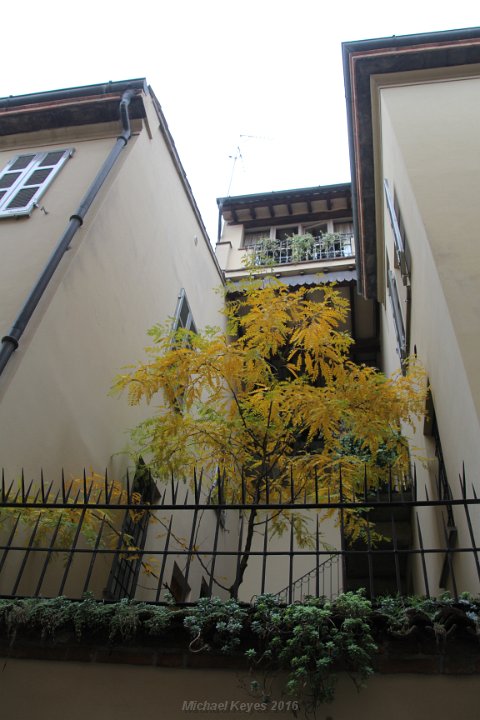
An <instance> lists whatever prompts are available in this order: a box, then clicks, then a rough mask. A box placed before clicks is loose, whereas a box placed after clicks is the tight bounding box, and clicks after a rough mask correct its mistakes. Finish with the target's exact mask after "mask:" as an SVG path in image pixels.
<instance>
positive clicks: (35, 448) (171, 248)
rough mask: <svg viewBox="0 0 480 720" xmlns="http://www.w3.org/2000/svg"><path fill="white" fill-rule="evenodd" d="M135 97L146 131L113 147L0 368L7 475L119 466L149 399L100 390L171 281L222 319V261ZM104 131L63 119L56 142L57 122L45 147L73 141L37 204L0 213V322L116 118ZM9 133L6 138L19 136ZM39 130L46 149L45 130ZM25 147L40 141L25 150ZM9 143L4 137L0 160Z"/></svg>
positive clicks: (35, 268)
mask: <svg viewBox="0 0 480 720" xmlns="http://www.w3.org/2000/svg"><path fill="white" fill-rule="evenodd" d="M145 102H146V106H147V112H148V122H149V126H150V128H151V131H152V135H153V137H152V138H150V137H149V135H148V133H147V131H146V129H145V128H143V129H141V130H140V132H139V134H136V135H135V136H134V137H133V138H132V139H131V141H130V142H129V144H128V145H127V147H126V149H125V150H124V151H123V153H122V154H121V156H120V159H119V161H118V163H117V165H116V166H115V168H114V170H113V171H112V173H111V175H110V176H109V178H108V179H107V181H106V183H105V185H104V186H103V188H102V190H101V191H100V193H99V195H98V197H97V199H96V201H95V203H94V205H93V206H92V208H91V209H90V211H89V213H88V215H87V217H86V219H85V222H84V225H83V227H82V228H81V229H80V230H79V231H78V233H77V235H76V236H75V238H74V240H73V242H72V247H71V249H70V250H69V251H68V252H67V254H66V256H65V257H64V259H63V260H62V262H61V265H60V267H59V268H58V270H57V272H56V274H55V277H54V279H53V282H52V283H51V285H50V287H49V289H48V290H47V292H46V294H45V296H44V297H43V299H42V301H41V303H40V305H39V307H38V308H37V310H36V312H35V314H34V316H33V318H32V320H31V322H30V324H29V326H28V329H27V330H26V332H25V334H24V336H23V338H22V340H21V345H20V348H19V349H18V350H17V351H16V352H15V354H14V356H13V358H12V360H11V361H10V363H9V365H8V366H7V369H6V371H5V372H4V375H3V376H2V378H1V379H0V427H1V434H0V465H3V466H4V467H5V468H6V472H7V476H8V477H13V476H15V475H16V474H17V473H18V471H19V468H20V467H21V466H23V467H25V469H26V473H27V475H28V476H30V475H32V476H33V475H34V474H35V475H38V474H39V471H40V467H43V469H44V471H45V475H46V477H48V478H49V479H53V478H54V477H59V473H60V469H61V467H62V466H63V467H64V468H65V471H66V475H67V477H69V476H70V475H71V474H78V473H79V472H80V471H81V469H82V468H83V467H84V466H86V467H87V468H88V467H89V466H93V467H94V468H95V469H103V468H104V467H106V466H108V467H109V469H110V470H111V471H112V472H113V473H114V474H115V475H117V476H118V475H120V474H122V472H123V467H124V465H125V460H124V459H123V458H120V457H119V456H115V453H118V452H119V451H121V450H122V449H123V448H124V446H125V444H126V443H127V440H128V435H127V430H128V429H129V428H131V427H132V426H134V425H135V424H136V422H137V421H138V420H139V419H140V418H141V417H144V416H145V414H146V412H147V410H146V409H145V408H140V409H132V408H129V407H128V404H127V401H126V398H120V399H118V398H111V397H108V392H109V388H110V386H111V384H112V379H113V378H114V376H115V374H116V373H117V372H119V371H120V370H121V368H122V366H124V365H126V364H128V363H135V362H137V361H138V360H139V359H141V358H142V356H143V352H142V349H143V347H144V346H145V345H146V344H148V338H147V337H146V330H147V329H148V328H149V327H150V326H151V325H153V324H154V323H155V322H159V321H164V320H166V319H167V318H168V317H169V316H172V315H173V313H174V312H175V307H176V304H177V297H178V293H179V291H180V289H181V288H182V287H183V288H185V290H186V293H187V297H188V301H189V303H190V306H191V309H192V312H193V315H194V319H195V322H196V324H197V327H199V328H202V327H204V326H205V325H207V324H209V325H212V324H219V323H220V322H221V316H220V315H219V314H218V310H219V309H220V307H221V305H222V297H221V295H219V294H216V293H215V292H214V288H217V287H218V286H219V285H221V276H220V273H219V270H218V268H217V266H216V264H215V263H214V260H213V257H212V255H211V252H210V249H209V247H208V241H207V240H206V238H205V237H204V235H203V232H202V228H201V227H200V225H199V222H198V220H197V218H196V216H195V214H194V212H193V210H192V207H191V205H190V203H189V200H188V198H187V195H186V193H185V190H184V188H183V186H182V184H181V181H180V178H179V175H178V173H177V170H176V169H175V167H174V164H173V162H172V158H171V156H170V154H169V151H168V148H167V146H166V144H165V141H164V139H163V137H162V135H161V133H160V130H159V122H158V118H157V116H156V114H155V112H154V110H153V107H152V105H151V103H150V100H149V98H146V99H145ZM136 129H137V130H138V126H136ZM109 131H110V134H111V136H110V137H108V138H105V137H104V138H100V139H99V138H98V132H99V130H98V127H95V128H93V131H92V132H93V137H86V136H85V135H86V131H85V129H84V128H82V129H79V131H78V136H79V137H80V140H79V141H74V138H73V137H72V135H74V133H73V132H72V130H71V129H70V130H69V131H68V132H67V131H66V133H65V134H66V138H65V142H63V139H62V138H61V137H59V135H61V132H60V131H58V130H57V131H55V143H56V145H55V146H56V147H65V146H68V147H70V146H74V147H75V149H76V152H75V155H74V157H73V158H72V159H71V160H69V161H68V162H67V164H66V166H65V167H64V168H63V170H62V171H61V172H60V173H59V175H58V176H57V178H56V179H55V180H54V182H53V184H52V185H51V186H50V187H49V189H48V190H47V192H46V193H45V195H44V197H43V198H42V203H41V204H43V205H44V206H45V208H46V209H47V210H48V215H45V214H44V213H43V212H41V211H40V210H39V209H36V210H35V211H34V212H33V214H32V216H31V218H29V219H22V220H18V221H16V220H1V221H0V242H1V243H2V248H6V250H5V252H6V254H5V255H3V249H2V258H3V257H5V258H6V261H5V262H3V261H2V270H1V273H2V278H1V279H2V283H1V284H0V287H1V292H2V297H1V302H0V306H1V307H2V308H3V309H2V315H1V319H2V333H4V332H7V331H8V329H9V323H10V322H11V320H12V319H13V317H14V316H15V315H16V313H17V312H18V309H19V307H20V305H21V303H22V301H23V298H24V296H25V294H26V292H27V290H28V289H29V288H30V286H31V284H32V282H33V280H34V278H35V277H36V276H37V274H38V272H39V270H40V269H41V268H42V267H43V265H44V263H45V261H46V260H47V258H48V255H49V254H50V252H51V249H52V247H53V246H54V245H55V244H56V242H57V240H58V238H59V236H60V234H61V232H62V231H63V229H64V227H66V225H67V223H68V220H69V217H70V215H71V214H72V213H73V212H74V211H75V210H76V208H77V206H78V204H79V202H80V200H81V199H82V197H83V194H84V192H85V189H86V188H87V187H88V185H89V183H90V182H91V181H92V180H93V178H94V177H95V174H96V172H97V170H98V169H99V167H100V166H101V164H102V163H103V161H104V159H105V158H106V156H107V154H108V152H109V150H110V148H111V147H112V146H113V145H114V143H115V137H116V135H117V134H118V128H109ZM12 140H13V141H14V144H16V148H17V147H18V145H19V143H20V142H21V140H22V138H20V139H18V138H17V139H15V138H13V139H12ZM29 140H31V138H29ZM41 140H42V142H43V143H46V145H45V147H50V144H49V138H48V137H45V134H44V133H43V134H42V135H41ZM15 141H16V142H15ZM4 144H5V143H4ZM31 147H34V148H35V149H43V147H44V146H43V145H38V144H34V143H33V141H32V145H29V146H28V147H24V148H23V150H24V151H28V150H29V149H30V148H31ZM16 148H15V149H16ZM12 154H14V151H13V150H11V151H7V150H6V149H4V148H2V152H1V153H0V160H1V161H2V162H3V161H6V160H7V159H8V157H11V155H12ZM7 260H8V262H7ZM4 276H5V277H4ZM4 295H5V297H4ZM148 412H149V411H148Z"/></svg>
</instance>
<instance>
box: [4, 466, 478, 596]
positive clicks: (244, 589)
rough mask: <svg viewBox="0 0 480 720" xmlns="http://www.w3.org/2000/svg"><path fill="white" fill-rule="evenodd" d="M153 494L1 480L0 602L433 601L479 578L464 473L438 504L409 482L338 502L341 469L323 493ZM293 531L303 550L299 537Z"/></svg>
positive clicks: (209, 490) (218, 488)
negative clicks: (361, 593) (270, 597)
mask: <svg viewBox="0 0 480 720" xmlns="http://www.w3.org/2000/svg"><path fill="white" fill-rule="evenodd" d="M154 487H155V486H154V483H153V481H152V480H151V478H148V483H147V485H144V486H143V487H139V485H138V478H137V477H136V478H135V480H134V481H130V478H128V477H127V480H126V482H125V484H124V485H123V486H120V485H119V484H118V483H115V482H112V481H111V480H109V478H108V476H107V475H106V476H105V477H102V478H99V477H98V476H96V477H92V476H90V477H89V476H87V475H86V474H84V476H83V478H81V479H80V480H76V481H69V482H66V481H65V478H64V477H63V476H62V477H61V478H60V479H59V481H58V482H57V483H55V482H51V483H47V482H46V481H45V479H44V478H43V476H42V475H41V476H40V480H39V481H38V482H34V481H31V482H30V481H29V482H26V480H25V478H24V477H23V476H22V478H21V479H20V481H19V482H18V483H16V482H10V483H7V482H6V481H5V476H4V474H2V484H1V491H0V595H1V596H3V597H19V596H36V597H37V596H42V597H54V596H57V595H67V596H69V597H74V598H79V597H81V596H82V595H83V594H84V593H85V592H92V593H93V594H94V596H95V597H96V598H98V599H102V598H103V599H119V598H121V597H130V598H134V599H137V600H142V601H145V602H166V601H168V599H169V595H173V596H174V598H175V600H176V601H177V602H188V601H191V600H194V599H196V598H198V597H199V596H205V595H207V596H208V595H212V594H214V595H220V596H229V595H234V596H236V597H239V598H240V599H244V600H249V599H250V598H251V597H252V596H253V595H258V594H261V593H264V592H270V593H272V594H274V595H276V596H277V597H278V599H279V600H281V601H282V602H294V601H297V600H302V599H304V598H305V597H306V596H307V595H314V596H316V595H325V596H328V597H334V596H335V595H337V594H338V593H339V592H341V591H342V590H348V589H356V588H358V587H365V588H366V589H367V592H368V594H369V595H370V596H372V597H373V596H375V595H379V594H383V593H384V592H393V593H397V592H398V593H400V594H408V593H410V592H413V591H415V592H417V593H420V594H425V595H427V596H429V595H430V592H431V591H432V589H434V588H437V587H438V583H439V578H440V577H441V578H442V581H443V582H444V583H445V585H448V587H449V588H450V589H451V591H452V592H453V593H454V594H455V595H457V594H458V592H459V590H463V589H465V588H464V587H463V586H461V587H459V582H458V580H457V578H460V580H461V582H462V583H463V582H464V580H463V579H464V578H465V577H467V576H468V577H471V578H474V581H473V582H477V583H480V563H479V553H480V548H479V547H478V540H477V538H476V536H478V533H479V528H478V505H479V504H480V500H479V499H478V497H477V495H476V492H475V489H474V488H473V486H472V489H471V491H467V483H466V479H465V476H464V475H463V476H462V477H461V478H460V482H459V487H458V493H457V495H455V493H454V492H453V491H450V493H448V494H442V496H438V494H437V495H436V496H435V497H429V493H428V491H427V488H424V489H422V492H421V493H419V492H418V488H417V483H416V481H415V476H414V477H413V478H412V479H410V478H402V479H400V480H396V481H394V480H393V479H392V477H391V476H390V477H388V478H387V479H386V481H385V482H384V483H383V484H382V485H381V486H380V487H378V486H376V487H373V486H371V485H370V484H369V482H367V479H365V481H364V484H363V487H362V488H361V489H360V488H358V489H357V491H356V493H355V496H350V497H347V496H346V493H345V490H344V488H343V486H342V478H341V474H339V477H338V478H337V482H336V483H331V485H330V487H327V488H325V487H323V484H322V483H321V482H320V481H319V480H318V478H313V479H312V482H311V483H310V485H309V488H308V492H307V489H306V488H305V486H301V487H299V485H298V483H296V481H295V479H294V477H293V475H292V477H291V479H290V482H289V484H288V485H287V486H282V487H281V488H277V486H276V484H275V482H274V481H271V482H270V481H268V480H267V481H266V483H265V486H264V487H263V489H262V498H261V502H256V503H255V502H254V500H253V498H252V497H250V495H249V492H248V488H247V485H246V483H245V481H244V479H242V478H241V479H239V482H238V493H237V497H236V498H235V499H234V501H233V502H227V501H226V480H225V478H224V477H222V476H221V475H220V474H219V475H218V477H217V479H216V481H215V483H213V484H212V483H209V482H207V481H206V480H205V478H203V477H202V476H201V475H199V476H197V475H195V476H194V478H193V481H192V484H191V487H190V486H188V485H185V484H183V483H181V482H175V481H171V482H169V483H168V485H167V486H161V487H160V490H159V492H158V493H157V492H153V491H152V488H154ZM146 488H147V490H148V492H147V491H146ZM419 495H421V497H419ZM453 507H456V508H457V511H456V516H455V517H456V522H457V527H458V533H457V534H456V536H455V538H456V544H455V545H454V544H453V543H452V536H451V533H449V525H448V523H449V518H451V516H452V508H453ZM358 513H360V515H359V517H360V518H362V520H361V522H360V532H359V533H357V534H353V535H352V534H351V533H349V529H348V528H349V519H351V517H352V516H353V514H357V515H358ZM300 518H301V520H300ZM302 523H303V526H302ZM476 523H477V525H476ZM357 525H358V523H357ZM301 526H302V527H303V533H304V535H306V536H307V537H308V538H309V540H310V545H309V546H302V545H301V543H300V542H299V538H298V534H299V533H298V530H299V528H300V527H301ZM447 526H448V529H447ZM432 528H433V530H432ZM280 529H283V534H281V535H279V530H280ZM479 587H480V585H479Z"/></svg>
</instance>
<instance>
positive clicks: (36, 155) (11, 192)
mask: <svg viewBox="0 0 480 720" xmlns="http://www.w3.org/2000/svg"><path fill="white" fill-rule="evenodd" d="M74 152H75V150H74V148H66V149H61V150H57V149H51V150H44V151H42V152H31V153H19V154H17V155H15V156H14V157H12V158H11V159H10V160H9V161H8V163H7V164H6V165H5V167H4V168H3V169H2V170H1V171H0V194H1V193H2V192H3V191H5V193H4V194H3V195H1V197H0V219H1V218H15V217H25V216H27V217H28V216H30V215H31V214H32V212H33V209H34V208H35V207H37V206H38V201H39V200H40V198H41V197H42V195H43V194H44V192H45V191H46V190H47V188H48V187H49V186H50V184H51V183H52V182H53V180H54V179H55V177H56V176H57V175H58V173H59V172H60V170H61V169H62V168H63V166H64V165H65V163H66V162H67V160H68V159H69V158H71V157H72V155H73V154H74ZM53 153H55V154H56V155H57V154H59V153H61V155H60V157H59V158H58V160H57V161H56V162H55V163H54V164H51V165H44V166H42V163H43V162H44V161H45V160H46V159H47V158H48V156H49V155H51V154H53ZM29 157H30V158H31V159H30V161H29V162H28V164H27V165H25V167H24V168H18V169H17V170H15V169H14V167H15V165H16V164H17V163H18V161H19V160H21V159H22V158H29ZM47 168H51V169H50V172H49V173H48V174H47V176H46V177H45V179H44V180H43V181H41V182H39V183H38V185H37V183H34V184H29V180H31V179H32V177H33V176H34V174H35V173H36V172H37V171H41V170H44V169H45V170H46V169H47ZM16 172H18V177H16V178H15V179H14V180H13V182H12V184H11V185H10V186H5V187H2V186H1V185H2V179H3V178H5V177H7V176H8V175H10V174H14V173H16ZM34 187H37V189H36V190H35V192H34V193H33V195H32V196H31V197H30V198H28V200H27V202H25V203H24V204H23V205H20V206H18V207H9V205H10V204H11V203H12V202H13V201H14V200H15V198H17V197H18V195H19V193H20V192H21V191H22V190H25V189H28V188H34Z"/></svg>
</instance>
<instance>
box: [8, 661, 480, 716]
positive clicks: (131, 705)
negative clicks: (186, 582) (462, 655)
mask: <svg viewBox="0 0 480 720" xmlns="http://www.w3.org/2000/svg"><path fill="white" fill-rule="evenodd" d="M251 679H252V678H251V676H249V675H248V673H246V672H245V673H241V672H234V671H228V670H186V669H171V668H153V667H138V666H118V665H109V664H108V663H105V664H104V663H102V664H99V663H95V664H87V663H85V664H82V663H75V662H70V663H61V662H47V661H41V662H38V661H30V660H11V659H7V660H6V661H5V662H4V665H3V670H2V673H1V674H0V703H1V707H2V712H3V713H4V715H5V717H9V718H15V720H31V719H32V718H36V720H63V719H64V718H65V717H68V718H69V720H84V718H85V717H89V718H92V720H97V719H98V720H100V718H102V720H131V718H132V717H142V718H145V719H146V720H154V718H169V719H170V718H172V719H173V718H178V719H179V720H180V718H182V719H183V720H184V719H185V718H189V717H196V716H200V717H202V718H212V719H213V718H231V717H240V718H243V717H245V718H247V717H259V718H265V719H268V720H274V718H285V720H287V719H289V718H292V717H293V715H292V713H291V712H290V711H288V710H287V709H286V706H285V705H283V706H282V705H281V704H280V703H281V702H282V701H283V702H284V703H285V702H286V701H288V698H286V697H284V696H282V694H281V688H280V687H279V685H278V683H274V684H273V686H272V693H271V698H272V700H273V701H276V702H277V703H278V704H277V710H276V711H272V710H271V709H269V710H261V709H257V711H255V709H254V708H251V710H250V712H249V710H248V706H245V707H244V708H243V710H242V709H241V708H240V703H255V702H259V699H258V698H257V697H255V696H253V697H252V695H251V693H250V692H249V687H250V681H251ZM479 691H480V680H479V679H478V676H445V675H443V676H429V675H411V674H405V675H376V676H375V677H373V678H371V679H370V680H369V682H368V686H367V687H366V688H364V689H363V690H362V691H361V692H360V693H358V692H357V691H356V689H355V687H354V685H353V683H352V681H351V680H350V679H349V678H348V677H346V676H341V677H340V680H339V684H338V687H337V693H336V699H335V701H334V702H333V703H332V704H329V705H323V706H321V707H320V709H319V710H318V711H317V714H316V718H317V720H351V719H352V718H358V720H372V719H373V718H375V719H377V718H378V720H380V719H381V718H387V717H388V718H390V720H405V718H409V720H425V718H430V717H435V718H438V720H448V719H449V718H451V717H459V718H462V720H476V718H477V717H478V694H479ZM191 700H198V701H199V702H201V703H202V702H205V701H207V702H212V703H213V702H217V703H222V702H226V703H227V707H228V712H223V711H216V712H209V711H203V712H200V711H198V710H197V712H187V711H186V710H182V707H183V703H184V702H185V701H187V702H188V701H191ZM232 703H233V705H232ZM239 708H240V709H239ZM279 708H281V709H279Z"/></svg>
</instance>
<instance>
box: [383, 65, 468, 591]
mask: <svg viewBox="0 0 480 720" xmlns="http://www.w3.org/2000/svg"><path fill="white" fill-rule="evenodd" d="M479 89H480V80H478V79H477V78H470V79H464V80H458V81H449V82H430V83H429V82H426V83H421V84H416V85H408V84H407V85H402V86H391V87H384V88H382V89H381V90H380V103H379V107H380V123H379V127H380V135H379V137H378V138H377V141H378V143H379V144H378V146H377V150H378V158H377V159H379V160H380V162H379V167H380V168H381V175H382V177H380V176H379V177H378V206H379V207H382V206H383V236H384V239H385V249H384V250H383V251H382V252H385V253H386V256H387V257H388V261H389V265H390V268H393V257H394V246H393V234H392V230H391V226H390V220H389V217H388V211H387V209H386V206H384V201H383V197H382V196H383V187H382V184H383V178H387V180H388V183H389V186H390V188H391V190H392V192H393V191H395V194H396V196H397V198H398V203H399V207H400V212H401V215H402V218H403V221H404V224H405V229H406V235H407V238H408V243H409V246H410V250H411V254H412V272H411V294H412V302H411V331H410V352H414V350H415V349H416V351H417V354H418V358H419V360H420V362H421V363H422V364H423V365H424V367H425V369H426V372H427V375H428V378H429V381H430V385H431V391H432V396H433V400H434V404H435V411H436V415H437V421H438V426H439V431H440V436H441V441H442V448H443V453H444V458H445V463H446V468H447V474H448V477H449V481H450V484H451V487H452V489H453V492H454V494H455V495H457V496H459V483H458V475H459V473H460V472H461V470H462V463H465V467H466V473H467V479H468V481H469V483H470V487H471V483H474V484H475V485H476V487H477V490H478V467H479V463H480V424H479V410H480V379H479V375H478V358H479V353H480V313H479V309H480V308H479V303H480V293H479V290H478V287H479V284H478V283H479V281H480V245H479V243H478V242H477V241H476V234H477V230H476V228H478V226H479V221H480V209H479V205H478V200H477V198H478V191H479V189H480V173H479V172H478V163H477V160H476V153H475V151H474V149H475V148H476V147H477V146H478V137H477V135H478V133H477V126H478V118H479V117H480V101H479V95H478V91H479ZM384 262H385V261H384V258H383V257H380V267H382V265H383V264H384ZM384 272H385V270H384V269H383V272H382V274H381V276H380V290H381V291H383V292H384V296H385V297H384V300H385V301H384V304H383V308H382V335H381V344H382V350H383V369H384V370H385V371H386V372H387V373H391V372H392V371H394V370H395V369H396V368H398V365H399V358H398V355H397V354H396V349H395V345H396V341H395V331H394V326H393V317H392V311H391V306H390V299H389V297H388V293H387V292H386V290H385V288H384V282H385V281H384ZM396 277H397V287H398V289H399V295H400V298H401V302H402V304H403V310H404V313H403V316H404V320H405V319H406V305H405V300H406V292H405V288H404V287H403V285H402V280H401V276H400V273H399V272H398V271H396ZM412 446H414V447H415V448H416V451H415V454H416V455H417V457H420V458H424V462H423V463H421V462H419V461H418V460H417V463H416V464H417V473H418V479H419V493H420V495H421V496H422V495H423V496H425V492H426V490H425V488H427V491H428V493H429V496H430V497H432V495H433V496H435V497H436V491H435V482H436V473H437V462H436V460H435V459H434V457H433V454H434V444H433V442H432V440H431V439H430V438H427V437H425V436H424V435H423V423H420V424H419V425H418V426H417V432H416V433H415V436H414V437H413V438H412ZM470 492H471V491H470ZM454 514H455V520H456V523H457V526H458V528H459V540H458V546H460V547H464V546H465V547H471V541H470V538H469V535H468V534H467V528H466V525H465V522H464V513H463V509H460V508H459V509H458V510H457V511H455V513H454ZM471 514H472V516H473V518H474V530H475V532H476V534H477V537H478V533H479V532H480V525H479V524H478V518H477V516H478V513H476V512H475V511H474V509H473V508H471ZM421 524H422V532H423V533H424V538H423V539H424V542H427V544H428V543H430V544H431V546H433V545H434V544H437V546H438V542H439V540H440V543H441V544H443V543H444V542H445V537H444V533H443V528H442V523H441V518H438V517H437V518H434V517H432V514H431V513H430V515H428V514H427V513H426V512H425V511H421ZM439 533H440V536H439ZM442 560H443V557H440V556H437V557H430V558H429V564H430V566H431V568H432V579H433V578H437V581H438V578H439V574H440V571H439V568H440V565H441V561H442ZM455 574H456V581H457V586H458V589H459V590H463V589H469V590H472V591H474V592H476V591H477V590H478V577H477V574H476V571H475V567H474V562H473V557H472V555H471V554H470V555H468V556H467V555H465V556H464V558H462V561H461V562H460V561H459V560H458V558H457V561H456V563H455ZM432 585H433V586H434V587H433V592H434V593H435V592H437V591H439V588H438V586H437V587H435V582H432ZM419 590H420V591H423V583H422V582H420V587H419ZM430 590H431V591H432V587H431V588H430Z"/></svg>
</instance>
